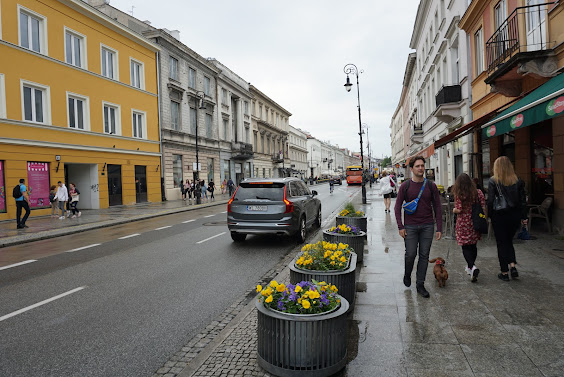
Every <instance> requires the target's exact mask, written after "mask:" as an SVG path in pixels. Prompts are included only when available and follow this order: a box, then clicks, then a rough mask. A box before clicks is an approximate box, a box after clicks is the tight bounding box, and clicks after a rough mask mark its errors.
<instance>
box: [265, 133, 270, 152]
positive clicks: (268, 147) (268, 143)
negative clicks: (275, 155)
mask: <svg viewBox="0 0 564 377" xmlns="http://www.w3.org/2000/svg"><path fill="white" fill-rule="evenodd" d="M266 148H267V149H266V151H267V152H266V153H268V154H270V138H269V137H267V138H266Z"/></svg>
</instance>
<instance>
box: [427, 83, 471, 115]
mask: <svg viewBox="0 0 564 377" xmlns="http://www.w3.org/2000/svg"><path fill="white" fill-rule="evenodd" d="M435 103H436V105H437V108H436V109H435V112H434V113H433V116H435V117H436V118H437V119H438V120H440V121H441V122H445V123H450V122H451V121H452V120H453V119H455V118H458V117H459V116H460V114H461V112H462V107H463V106H464V103H463V102H462V89H461V88H460V85H450V86H443V87H442V88H441V90H439V93H437V95H436V96H435Z"/></svg>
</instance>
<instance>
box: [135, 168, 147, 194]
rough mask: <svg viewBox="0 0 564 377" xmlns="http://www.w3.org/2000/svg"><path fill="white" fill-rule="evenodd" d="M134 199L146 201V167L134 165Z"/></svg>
mask: <svg viewBox="0 0 564 377" xmlns="http://www.w3.org/2000/svg"><path fill="white" fill-rule="evenodd" d="M135 201H136V202H137V203H143V202H146V201H147V167H146V166H140V165H135Z"/></svg>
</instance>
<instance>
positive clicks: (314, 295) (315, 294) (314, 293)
mask: <svg viewBox="0 0 564 377" xmlns="http://www.w3.org/2000/svg"><path fill="white" fill-rule="evenodd" d="M308 293H309V298H319V296H320V295H319V292H317V291H309V292H308Z"/></svg>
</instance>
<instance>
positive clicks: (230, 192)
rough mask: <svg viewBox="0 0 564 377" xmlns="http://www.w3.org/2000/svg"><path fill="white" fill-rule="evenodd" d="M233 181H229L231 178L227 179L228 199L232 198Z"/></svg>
mask: <svg viewBox="0 0 564 377" xmlns="http://www.w3.org/2000/svg"><path fill="white" fill-rule="evenodd" d="M233 186H234V184H233V180H232V179H231V177H229V180H228V181H227V189H228V190H229V197H232V196H233Z"/></svg>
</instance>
